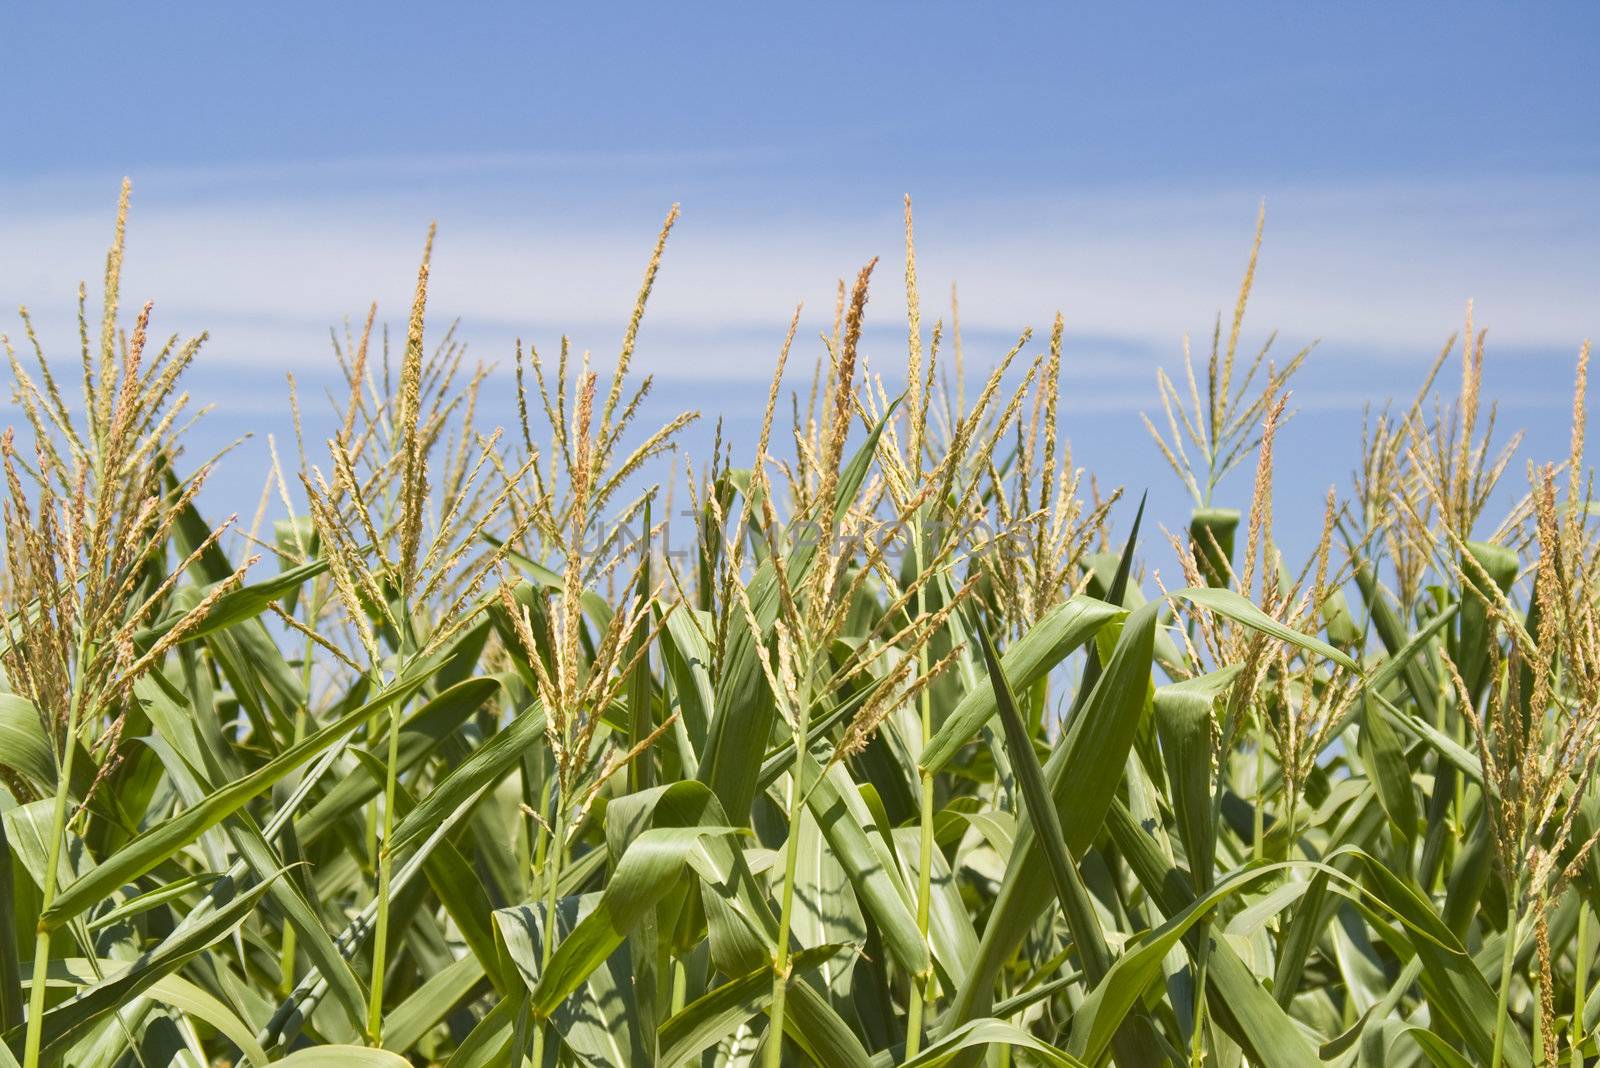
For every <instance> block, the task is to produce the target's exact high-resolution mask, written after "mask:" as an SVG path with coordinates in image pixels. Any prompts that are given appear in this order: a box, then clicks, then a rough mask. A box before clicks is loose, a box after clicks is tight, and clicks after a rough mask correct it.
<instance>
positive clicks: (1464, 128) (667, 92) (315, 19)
mask: <svg viewBox="0 0 1600 1068" xmlns="http://www.w3.org/2000/svg"><path fill="white" fill-rule="evenodd" d="M1100 8H1106V10H1100ZM1109 8H1110V5H1098V6H1092V5H1059V6H1054V5H1052V6H1043V5H1039V6H1034V5H998V4H993V5H977V4H938V3H935V4H916V5H913V4H888V3H885V4H866V5H848V6H847V5H794V6H792V7H790V8H785V9H779V8H777V7H771V6H766V5H734V4H682V5H648V6H646V5H563V7H562V10H560V11H559V12H557V11H555V10H554V9H552V10H550V11H549V12H548V13H545V12H542V11H539V10H536V9H534V8H533V6H532V5H509V4H507V5H498V4H474V5H449V6H445V5H421V4H385V5H377V4H361V3H351V4H318V5H297V4H285V5H272V6H270V7H269V6H268V5H250V6H247V5H228V6H221V5H198V4H193V5H185V4H165V5H159V6H157V5H147V6H143V7H135V6H133V5H92V4H91V5H80V6H76V7H74V8H72V9H71V10H70V13H69V12H68V11H67V9H63V8H58V7H52V6H50V5H28V6H26V7H23V6H21V5H13V6H10V7H8V8H7V9H6V11H5V12H4V14H0V42H3V43H0V50H3V53H0V54H3V56H4V64H5V72H6V73H5V84H6V89H5V92H6V94H7V100H6V103H5V105H4V107H3V108H0V137H3V143H4V146H5V152H4V155H3V156H0V299H3V300H4V301H5V302H9V303H12V304H15V303H19V302H27V303H28V304H29V305H30V306H32V307H33V308H34V309H35V311H36V312H37V314H38V315H39V318H40V320H41V322H42V323H43V324H44V326H45V334H46V341H47V343H49V344H51V345H52V347H53V348H55V349H56V350H57V351H61V352H62V353H63V354H64V355H67V356H69V357H70V354H71V353H72V351H73V348H72V345H73V329H72V326H71V320H70V307H71V298H72V293H73V290H74V289H75V286H76V282H77V280H78V279H79V278H82V277H90V278H93V277H95V276H96V274H97V271H98V261H99V257H100V255H101V254H102V250H103V247H104V244H105V241H106V238H107V236H108V231H109V216H110V208H111V205H112V200H113V197H114V195H115V185H116V182H117V181H118V179H120V177H121V176H122V175H124V174H127V175H131V176H132V177H133V179H134V183H135V214H134V221H133V226H132V229H131V231H130V240H131V261H130V269H129V289H130V292H129V296H130V298H143V297H144V296H151V297H154V298H155V299H156V300H157V301H158V304H157V318H158V322H160V323H164V324H166V325H167V326H168V327H169V328H171V329H185V330H198V329H201V328H209V329H210V330H211V331H212V334H213V337H214V339H215V340H214V343H213V345H212V347H211V351H210V354H209V356H208V357H207V358H206V359H207V362H206V364H205V366H204V367H203V368H202V372H201V376H200V380H201V381H202V382H203V387H201V388H200V391H201V392H202V393H208V392H209V394H210V395H214V396H215V398H216V399H217V400H218V401H219V404H220V406H221V408H222V410H223V412H224V413H225V414H227V413H230V412H231V413H232V416H230V422H229V424H228V425H229V426H230V427H232V426H234V425H236V424H237V423H238V422H240V421H243V422H248V423H250V424H251V425H255V426H258V427H260V428H262V429H273V428H274V427H275V426H276V427H277V428H278V429H279V430H280V431H281V429H282V425H283V419H284V416H283V407H282V403H281V397H282V391H281V387H280V385H279V383H281V381H282V375H283V373H284V372H285V371H287V370H293V371H295V373H296V374H297V375H300V376H301V377H303V378H305V377H309V378H311V379H312V380H315V378H316V376H317V375H318V374H325V373H326V371H327V368H328V356H327V346H326V337H327V333H326V331H327V327H328V326H329V325H330V324H332V323H335V322H338V321H340V320H341V319H342V318H343V317H345V316H352V317H353V316H356V315H358V314H360V313H361V311H362V310H363V309H364V308H365V306H366V303H367V302H368V301H369V300H372V299H378V300H379V301H380V303H381V308H382V310H383V311H384V312H385V313H387V315H388V317H389V318H390V319H391V320H396V319H399V318H401V317H402V316H403V309H404V301H405V296H406V293H407V290H408V287H409V284H410V280H411V278H412V277H413V273H414V264H415V259H416V256H417V253H418V251H419V249H420V244H421V238H422V234H423V231H424V229H425V227H426V225H427V222H428V221H429V220H430V219H434V218H436V219H438V221H439V224H440V238H439V244H438V254H437V259H436V267H435V289H434V293H435V301H434V308H435V310H436V311H437V312H438V313H439V315H440V316H441V317H446V318H448V317H451V316H455V315H459V316H461V317H462V320H463V329H464V331H465V335H466V336H467V338H468V339H469V340H470V342H471V344H472V346H473V348H474V350H475V351H476V352H477V353H478V354H479V355H480V356H483V357H485V358H490V359H503V358H505V357H506V356H507V354H508V353H509V346H510V344H511V341H512V339H513V338H514V337H516V336H519V335H520V336H525V337H527V338H529V339H531V340H533V341H535V342H537V343H539V344H541V345H553V343H554V340H555V338H556V337H557V336H559V334H560V333H561V332H563V331H569V332H571V333H572V334H573V335H574V337H575V340H576V341H577V343H578V344H580V345H582V346H588V347H592V348H594V349H595V351H596V353H597V355H603V354H607V353H609V352H612V351H614V347H615V344H616V339H617V338H618V337H619V336H620V333H621V328H622V325H623V321H624V318H625V316H626V312H627V307H628V304H629V301H630V298H631V293H632V290H633V287H634V286H635V285H636V282H637V278H638V275H639V271H640V269H641V267H642V264H643V261H644V258H645V256H646V254H647V253H648V249H649V245H650V242H651V240H652V238H653V236H654V232H655V229H656V227H657V225H658V223H659V220H660V218H661V216H662V215H663V214H664V213H665V211H666V209H667V207H668V206H669V205H670V204H672V203H674V202H680V203H682V205H683V210H684V218H683V222H682V224H681V226H680V229H679V231H678V233H677V234H676V235H675V237H674V240H673V244H672V246H671V248H670V249H669V252H668V257H667V264H666V269H665V273H664V275H663V278H662V282H661V285H660V287H659V289H658V293H657V299H656V301H655V303H654V305H653V308H652V315H651V317H650V319H649V321H648V324H647V328H646V331H645V334H644V336H643V339H642V347H641V352H640V365H641V366H642V367H643V368H644V369H646V370H649V371H652V372H655V373H657V374H659V375H661V376H662V377H663V379H664V380H670V381H669V382H666V384H665V385H664V388H663V394H664V398H665V399H664V400H663V404H667V403H678V402H679V401H682V402H683V403H688V404H692V405H694V406H698V407H701V408H703V409H705V410H706V411H707V414H708V415H711V414H713V413H715V412H716V411H717V410H718V409H719V408H720V409H721V410H723V411H724V412H725V413H727V414H729V415H731V416H733V417H734V419H735V425H738V424H739V422H740V420H741V418H744V417H746V416H747V412H746V409H747V407H748V405H749V404H751V403H754V401H755V398H757V397H758V396H759V394H760V389H759V385H758V383H759V382H760V381H761V380H763V379H764V377H765V375H766V374H767V371H768V369H769V367H770V364H771V360H772V356H773V354H774V352H775V349H776V344H777V341H778V339H779V337H781V332H782V329H783V327H784V325H785V324H786V323H787V319H788V313H789V311H790V310H791V309H792V307H793V305H794V304H795V303H796V302H797V301H801V300H804V301H805V302H806V304H807V307H808V309H810V316H809V318H808V320H807V326H808V327H815V328H818V329H820V328H821V326H822V325H823V323H824V321H825V320H826V319H827V318H828V317H829V316H830V315H831V308H832V299H831V287H832V284H833V281H834V279H836V278H837V277H839V276H840V275H844V274H848V273H852V272H853V271H854V270H855V268H856V267H857V266H859V264H860V263H861V262H862V261H864V260H865V259H866V258H867V257H869V256H872V255H881V256H883V257H884V259H885V261H886V264H888V265H893V264H894V262H895V260H896V258H897V257H898V255H899V254H900V247H899V226H900V223H899V211H900V197H901V195H902V194H903V193H907V192H909V193H911V194H912V195H913V196H914V198H915V200H916V205H917V215H918V233H919V250H920V252H921V254H922V278H923V280H924V283H925V286H926V288H927V290H928V297H927V300H928V302H929V304H930V305H933V304H937V303H938V300H937V296H936V295H938V294H943V293H944V292H946V288H947V286H948V285H949V284H950V282H952V281H958V282H959V284H960V286H961V293H962V314H963V320H964V323H965V325H966V328H967V331H968V336H969V350H970V355H969V358H970V359H973V360H980V361H981V359H982V358H983V355H982V354H983V352H985V351H994V352H998V351H1003V349H1004V347H1005V345H1006V344H1007V342H1008V340H1009V339H1010V338H1011V337H1014V336H1015V333H1016V331H1017V330H1019V329H1020V328H1021V327H1022V326H1025V325H1033V326H1035V327H1037V328H1038V329H1039V330H1040V331H1041V332H1042V331H1043V330H1045V329H1046V328H1047V327H1048V324H1049V322H1050V319H1051V318H1052V316H1053V315H1054V313H1055V311H1056V310H1057V309H1059V310H1061V311H1062V312H1063V313H1064V314H1065V315H1066V319H1067V323H1068V334H1069V365H1068V367H1069V370H1068V374H1067V393H1068V402H1069V405H1070V406H1071V407H1072V408H1073V410H1075V411H1077V412H1078V413H1079V414H1078V423H1077V426H1076V429H1074V428H1073V427H1069V430H1072V431H1073V432H1074V439H1075V442H1076V443H1077V444H1078V446H1079V449H1080V454H1081V455H1082V456H1083V458H1084V459H1085V462H1089V463H1101V464H1104V465H1107V466H1108V467H1109V468H1110V475H1111V476H1112V477H1120V478H1121V479H1122V480H1127V481H1130V482H1149V483H1151V484H1154V485H1155V486H1156V488H1157V489H1158V490H1160V491H1164V492H1167V493H1169V494H1172V495H1173V496H1174V499H1175V500H1176V501H1177V502H1178V503H1179V504H1181V499H1178V498H1177V496H1176V492H1175V491H1176V490H1177V487H1176V484H1175V483H1172V482H1170V481H1167V482H1161V481H1159V480H1160V479H1161V478H1162V476H1161V474H1160V472H1159V469H1158V468H1157V467H1155V466H1153V463H1154V458H1153V454H1152V456H1150V457H1141V458H1139V459H1138V460H1134V459H1131V458H1129V457H1128V456H1126V455H1124V452H1125V450H1121V449H1113V448H1110V447H1109V446H1104V447H1103V446H1101V445H1100V444H1098V443H1099V442H1100V441H1101V440H1103V439H1109V438H1110V437H1112V436H1117V435H1119V434H1120V428H1121V427H1122V426H1124V425H1125V424H1126V423H1127V421H1128V420H1130V419H1132V418H1133V417H1134V413H1135V412H1137V411H1138V410H1140V409H1149V408H1151V406H1152V405H1153V404H1154V403H1155V402H1156V396H1155V392H1154V388H1153V386H1154V383H1153V378H1154V371H1155V368H1156V366H1157V365H1158V364H1163V363H1164V364H1168V365H1170V364H1171V363H1172V361H1173V360H1174V359H1175V358H1176V357H1177V355H1178V353H1179V352H1180V351H1181V349H1180V345H1181V339H1182V336H1183V335H1184V333H1185V332H1191V333H1193V334H1194V335H1195V336H1196V337H1197V338H1203V337H1205V336H1207V335H1208V334H1209V330H1210V325H1211V322H1212V319H1213V317H1214V316H1215V314H1216V312H1217V310H1218V309H1219V308H1221V307H1224V306H1226V305H1228V304H1229V303H1230V302H1231V299H1232V293H1233V290H1234V287H1235V286H1236V284H1237V279H1238V275H1239V272H1240V270H1241V269H1242V266H1243V261H1244V256H1245V253H1246V250H1247V248H1248V244H1249V236H1250V227H1251V224H1252V222H1253V220H1254V215H1255V211H1256V205H1257V203H1258V201H1259V200H1260V199H1261V198H1262V197H1265V198H1266V201H1267V204H1268V227H1267V240H1266V247H1265V251H1264V254H1263V258H1262V265H1261V272H1260V275H1259V280H1260V284H1259V289H1258V296H1257V300H1256V302H1255V303H1254V304H1253V305H1252V310H1251V316H1250V319H1249V321H1248V324H1247V332H1246V338H1247V342H1249V341H1254V342H1256V343H1259V340H1260V339H1261V338H1262V337H1263V336H1264V335H1265V333H1266V332H1267V331H1268V330H1269V329H1271V328H1278V329H1280V330H1281V342H1280V343H1281V344H1282V345H1283V346H1284V349H1285V351H1286V352H1287V351H1292V350H1293V349H1295V348H1298V347H1299V346H1300V345H1303V344H1306V343H1309V342H1311V341H1313V340H1318V339H1320V347H1319V350H1318V353H1317V355H1316V356H1314V357H1313V361H1312V364H1311V366H1310V367H1309V368H1308V370H1307V372H1306V373H1305V375H1304V376H1303V378H1302V380H1301V385H1300V387H1299V389H1298V391H1297V394H1296V398H1295V400H1296V403H1297V405H1298V406H1300V407H1301V408H1302V409H1303V415H1302V418H1301V420H1300V421H1299V425H1298V427H1297V429H1296V430H1295V434H1294V435H1293V440H1291V441H1290V443H1289V448H1291V449H1294V450H1296V453H1297V454H1298V455H1300V456H1303V457H1305V458H1306V462H1307V463H1308V465H1309V466H1308V468H1307V470H1308V471H1309V473H1310V474H1309V477H1308V479H1307V481H1308V485H1309V484H1310V483H1317V484H1318V485H1320V486H1326V485H1327V483H1328V482H1329V481H1333V480H1335V479H1337V480H1339V481H1341V482H1343V480H1344V479H1345V477H1346V475H1347V472H1348V470H1349V468H1350V467H1351V466H1352V465H1353V463H1354V462H1355V459H1356V457H1355V455H1354V449H1355V443H1354V440H1353V437H1352V434H1353V433H1354V430H1355V427H1356V426H1357V425H1358V422H1359V407H1360V405H1361V403H1362V402H1363V401H1365V400H1367V399H1381V398H1382V396H1384V395H1387V394H1390V393H1394V394H1400V395H1403V394H1408V393H1409V391H1410V388H1411V386H1412V383H1413V382H1414V381H1415V379H1416V377H1417V375H1418V374H1419V373H1420V370H1421V368H1422V367H1423V366H1425V365H1426V363H1427V361H1428V360H1429V359H1430V358H1431V356H1432V355H1433V353H1434V352H1436V351H1437V349H1438V347H1439V346H1440V344H1442V342H1443V340H1444V339H1445V338H1446V337H1447V336H1448V335H1449V333H1450V332H1451V331H1452V330H1455V329H1457V328H1458V327H1459V324H1460V322H1461V318H1462V310H1463V307H1464V305H1465V302H1466V300H1467V299H1468V298H1475V299H1476V302H1477V309H1478V321H1479V323H1480V324H1481V325H1487V326H1488V327H1489V328H1490V350H1489V351H1490V367H1489V374H1490V385H1491V388H1492V389H1494V390H1495V391H1496V392H1497V393H1498V394H1499V395H1500V396H1502V397H1503V398H1504V399H1505V401H1506V404H1507V421H1508V422H1513V423H1525V424H1529V425H1531V426H1532V428H1533V434H1534V436H1533V444H1534V446H1536V447H1542V446H1543V445H1545V444H1549V445H1550V446H1551V447H1552V448H1559V442H1560V441H1561V440H1562V438H1563V437H1564V433H1565V428H1564V425H1560V424H1561V419H1560V418H1559V415H1560V413H1562V412H1564V410H1565V409H1566V406H1567V404H1568V399H1567V383H1568V382H1569V381H1570V368H1571V365H1572V361H1573V358H1574V356H1575V353H1576V350H1577V346H1578V344H1579V342H1580V341H1581V340H1582V338H1584V337H1586V336H1589V335H1590V334H1593V333H1595V332H1596V331H1597V327H1600V323H1597V320H1600V314H1597V312H1596V309H1597V308H1600V299H1597V298H1600V263H1597V261H1596V252H1597V251H1600V206H1597V204H1600V198H1597V196H1596V194H1597V193H1600V93H1597V92H1596V89H1595V85H1594V79H1593V74H1592V70H1593V62H1592V60H1593V48H1594V46H1595V44H1596V43H1597V42H1600V32H1597V31H1600V6H1596V5H1591V4H1578V3H1572V4H1543V5H1538V6H1529V7H1517V6H1513V5H1509V4H1454V5H1448V6H1446V5H1438V4H1426V5H1425V4H1415V5H1366V4H1344V5H1295V6H1292V7H1291V6H1289V5H1266V4H1261V5H1176V4H1174V5H1166V4H1141V5H1127V6H1124V7H1122V8H1119V9H1118V10H1117V11H1111V10H1109ZM580 9H581V10H580ZM896 275H897V271H895V270H884V271H882V272H881V274H880V279H881V282H882V284H881V285H880V288H879V289H878V291H877V293H876V295H875V298H874V304H873V306H872V322H873V323H874V326H875V330H874V332H872V333H870V334H869V341H871V342H872V344H873V346H874V347H875V349H876V355H877V359H878V361H879V363H880V364H882V365H884V366H886V367H890V366H893V365H894V362H895V361H896V360H897V359H898V352H897V350H896V348H895V345H896V342H895V338H896V337H898V336H903V328H899V327H897V325H896V324H897V322H898V321H900V320H899V319H898V317H899V316H900V315H901V314H903V301H902V300H901V298H900V295H899V293H898V292H897V289H896V284H895V278H896ZM928 314H929V316H930V317H931V316H932V315H934V314H936V312H935V311H932V310H930V311H929V313H928ZM711 383H715V384H717V385H718V387H719V388H718V389H716V390H709V389H708V388H707V387H708V385H709V384H711ZM234 417H236V418H234ZM1334 434H1337V435H1338V438H1337V439H1336V440H1338V441H1339V442H1340V448H1339V450H1338V452H1337V454H1334V453H1333V452H1331V451H1330V450H1327V449H1324V448H1322V441H1323V439H1324V438H1325V437H1327V436H1330V435H1334ZM1294 454H1295V453H1291V455H1294ZM1319 465H1320V466H1319ZM245 466H249V465H245ZM252 477H253V476H252ZM1317 492H1318V493H1320V490H1318V491H1317ZM1316 496H1317V493H1310V495H1309V496H1308V497H1307V502H1311V501H1314V500H1315V499H1316ZM1175 518H1181V517H1175Z"/></svg>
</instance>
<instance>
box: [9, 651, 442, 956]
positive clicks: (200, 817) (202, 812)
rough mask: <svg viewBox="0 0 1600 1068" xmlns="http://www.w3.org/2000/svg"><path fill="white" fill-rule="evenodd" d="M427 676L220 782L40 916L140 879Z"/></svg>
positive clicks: (74, 910)
mask: <svg viewBox="0 0 1600 1068" xmlns="http://www.w3.org/2000/svg"><path fill="white" fill-rule="evenodd" d="M424 681H426V680H425V678H413V679H410V680H407V681H405V682H401V683H397V684H395V685H394V686H391V687H390V688H389V689H388V690H386V691H384V693H383V694H381V695H380V696H378V697H376V698H374V699H373V700H371V701H369V702H367V703H366V704H365V705H362V706H361V707H360V708H357V709H355V710H354V711H352V712H347V713H345V715H344V716H342V717H340V718H339V719H338V720H336V721H335V722H333V723H331V724H329V725H328V726H326V727H324V728H323V729H322V730H320V731H318V732H316V733H315V734H313V735H311V736H310V737H309V738H307V739H306V740H305V741H303V742H301V743H300V744H298V745H296V746H294V747H292V748H290V749H288V750H286V751H284V752H283V753H282V754H281V755H279V756H277V757H274V758H273V759H272V760H269V761H268V762H267V763H265V764H263V765H262V766H261V767H259V768H257V769H256V770H255V771H253V772H251V773H250V774H248V775H245V776H243V777H242V778H239V779H235V780H234V781H233V782H230V783H228V784H227V785H226V786H222V787H219V788H218V789H216V790H215V791H213V792H212V793H211V794H210V795H208V796H207V797H206V799H205V800H204V801H203V802H201V803H200V804H199V805H197V806H195V807H194V808H190V809H186V810H185V811H183V812H182V813H180V814H179V815H177V816H175V817H173V818H172V819H170V820H167V821H166V822H164V823H161V824H159V825H157V826H155V827H152V828H151V829H149V830H147V831H145V832H143V833H142V834H140V835H139V836H138V837H136V838H134V839H133V840H132V841H131V842H129V843H128V844H127V845H125V846H123V847H122V848H121V849H119V850H117V852H116V853H114V854H112V855H111V856H110V857H108V858H106V860H105V862H104V863H102V864H99V865H98V866H96V867H95V868H94V869H93V870H91V871H90V872H88V873H87V874H85V875H84V876H83V877H81V878H79V879H76V880H74V881H73V882H71V883H69V884H68V885H66V886H65V887H63V888H62V890H61V893H60V894H59V895H58V896H57V897H56V900H55V903H54V904H52V905H51V907H50V908H49V909H48V910H46V911H45V913H44V914H43V915H42V916H41V917H40V923H42V924H44V925H45V926H46V928H48V929H51V930H54V929H56V928H58V927H60V926H61V925H62V924H64V923H66V922H67V921H68V920H70V919H72V918H73V917H74V916H77V915H78V914H79V913H81V912H83V911H84V910H85V909H88V908H90V907H91V906H93V905H95V904H97V903H98V902H99V901H100V900H101V899H102V898H104V897H106V896H107V895H108V894H110V893H111V892H112V891H113V890H115V889H116V888H117V887H119V886H121V885H122V884H123V883H126V882H130V881H132V880H134V879H137V878H138V877H139V876H141V875H143V874H145V873H146V872H148V871H150V870H152V869H153V868H155V867H156V866H157V865H159V864H161V863H163V862H164V861H166V860H167V859H168V858H169V857H170V856H171V855H172V854H173V853H175V852H176V851H177V850H179V849H181V848H183V847H184V846H186V845H188V844H189V843H190V842H193V841H194V840H195V839H196V838H199V837H200V836H201V835H202V834H204V833H205V832H206V831H208V830H210V829H211V828H212V827H215V826H216V825H217V824H219V823H221V822H222V821H223V820H224V819H226V818H227V817H228V816H230V815H232V814H233V813H235V812H237V811H238V810H239V809H240V808H242V807H243V806H244V805H245V804H247V803H248V802H249V801H250V800H251V799H252V798H254V797H257V796H259V795H260V794H261V793H262V792H263V791H265V790H267V789H268V788H270V787H271V786H272V784H273V783H275V782H277V781H278V780H280V779H282V778H283V777H284V776H286V775H288V774H289V773H290V772H292V771H294V770H295V769H296V768H298V767H300V766H301V765H302V764H304V763H306V762H307V761H308V760H310V759H311V758H312V757H315V756H316V755H317V754H319V753H321V752H323V751H324V750H326V749H328V748H329V747H330V746H332V745H334V744H336V743H338V742H340V741H343V740H344V739H345V738H346V737H347V736H348V735H349V734H350V732H351V731H353V730H355V729H356V727H358V726H360V725H361V724H363V723H365V722H366V721H367V720H368V719H370V718H372V716H373V714H374V713H376V712H379V711H381V710H383V709H385V708H387V707H388V706H389V705H390V704H392V703H393V702H395V701H399V700H403V699H404V698H406V697H407V696H409V695H410V694H411V693H413V692H415V691H416V690H417V689H418V688H419V687H420V686H421V685H422V684H423V682H424Z"/></svg>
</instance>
